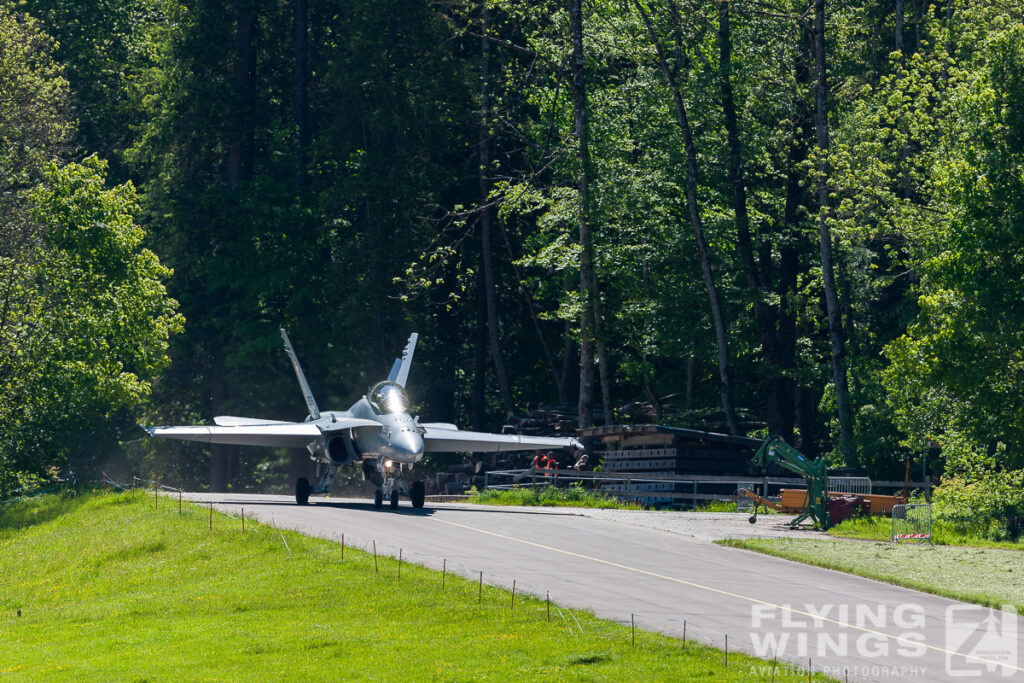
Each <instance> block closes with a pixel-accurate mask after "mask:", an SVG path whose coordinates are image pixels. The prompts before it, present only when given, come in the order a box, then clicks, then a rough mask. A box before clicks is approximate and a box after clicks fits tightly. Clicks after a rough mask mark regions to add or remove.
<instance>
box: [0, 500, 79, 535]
mask: <svg viewBox="0 0 1024 683" xmlns="http://www.w3.org/2000/svg"><path fill="white" fill-rule="evenodd" d="M85 499H86V496H75V495H74V492H61V493H49V494H44V495H41V496H37V497H36V498H26V499H23V500H18V501H14V502H11V503H6V504H4V505H0V531H4V530H7V529H27V528H29V527H32V526H35V525H37V524H45V523H46V522H49V521H50V520H52V519H56V518H57V517H60V516H61V515H65V514H67V513H69V512H72V511H74V510H76V509H78V508H79V507H81V506H82V505H83V504H84V503H85Z"/></svg>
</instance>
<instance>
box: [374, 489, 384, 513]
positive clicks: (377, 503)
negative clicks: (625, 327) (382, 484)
mask: <svg viewBox="0 0 1024 683" xmlns="http://www.w3.org/2000/svg"><path fill="white" fill-rule="evenodd" d="M373 507H375V508H377V509H378V510H380V509H381V508H382V507H384V492H383V491H381V490H380V489H377V492H376V493H374V494H373Z"/></svg>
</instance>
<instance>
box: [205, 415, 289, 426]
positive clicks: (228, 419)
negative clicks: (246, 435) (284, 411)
mask: <svg viewBox="0 0 1024 683" xmlns="http://www.w3.org/2000/svg"><path fill="white" fill-rule="evenodd" d="M213 423H214V424H218V425H220V426H221V427H238V426H240V425H293V424H296V423H295V422H289V421H287V420H261V419H259V418H256V417H235V416H234V415H218V416H217V417H215V418H213Z"/></svg>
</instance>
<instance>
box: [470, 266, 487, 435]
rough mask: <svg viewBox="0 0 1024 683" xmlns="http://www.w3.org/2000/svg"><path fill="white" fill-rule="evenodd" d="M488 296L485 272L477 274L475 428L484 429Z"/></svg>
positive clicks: (474, 369)
mask: <svg viewBox="0 0 1024 683" xmlns="http://www.w3.org/2000/svg"><path fill="white" fill-rule="evenodd" d="M486 373H487V296H486V294H484V274H483V272H480V271H477V274H476V343H475V344H474V353H473V400H472V403H473V429H474V430H476V431H478V432H479V431H483V429H484V419H485V417H486V411H485V409H486V407H487V395H486V394H487V377H486Z"/></svg>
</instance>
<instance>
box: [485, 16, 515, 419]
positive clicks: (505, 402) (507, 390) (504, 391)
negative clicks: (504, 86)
mask: <svg viewBox="0 0 1024 683" xmlns="http://www.w3.org/2000/svg"><path fill="white" fill-rule="evenodd" d="M480 23H481V24H482V27H481V28H482V30H481V36H482V37H481V38H480V144H479V153H480V159H479V161H480V168H479V172H478V179H479V182H480V202H481V204H483V205H484V207H485V208H484V210H483V213H482V214H481V215H480V261H481V263H480V269H481V270H482V271H483V274H484V301H485V302H486V305H487V334H488V338H489V340H490V344H491V358H492V359H493V361H494V374H495V376H496V378H497V380H498V389H499V390H500V392H501V405H502V408H504V409H505V417H506V419H507V418H508V417H510V416H511V415H512V414H513V412H514V411H513V401H512V386H511V384H510V383H509V381H508V373H507V372H506V370H505V359H504V357H503V356H502V352H501V339H500V338H499V335H498V311H497V308H498V307H497V303H496V301H495V295H494V262H493V258H492V256H493V255H492V253H491V252H492V251H493V247H492V245H491V209H490V208H488V207H487V206H486V205H487V195H488V194H489V192H490V189H491V179H490V165H491V122H490V119H491V93H490V78H491V75H490V69H491V43H490V41H489V40H488V36H487V33H488V30H489V28H490V12H489V11H488V9H487V3H483V5H482V9H481V16H480Z"/></svg>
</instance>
